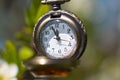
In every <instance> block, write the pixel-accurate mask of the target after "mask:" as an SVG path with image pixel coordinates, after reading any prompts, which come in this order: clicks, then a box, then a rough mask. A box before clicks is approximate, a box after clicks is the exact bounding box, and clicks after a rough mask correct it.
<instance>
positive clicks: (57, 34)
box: [52, 27, 60, 41]
mask: <svg viewBox="0 0 120 80" xmlns="http://www.w3.org/2000/svg"><path fill="white" fill-rule="evenodd" d="M52 30H53V32H54V34H55V35H56V39H57V40H58V41H59V40H60V37H59V31H58V30H56V31H55V29H54V28H53V27H52Z"/></svg>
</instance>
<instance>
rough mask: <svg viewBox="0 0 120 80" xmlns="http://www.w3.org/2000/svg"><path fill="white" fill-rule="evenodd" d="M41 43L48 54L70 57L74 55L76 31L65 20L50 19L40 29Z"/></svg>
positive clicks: (57, 56)
mask: <svg viewBox="0 0 120 80" xmlns="http://www.w3.org/2000/svg"><path fill="white" fill-rule="evenodd" d="M39 36H40V44H41V47H42V50H43V51H44V52H45V53H46V55H47V56H49V57H52V58H59V59H63V58H69V57H71V56H73V54H74V51H75V49H76V44H77V37H76V36H77V35H76V31H75V30H74V29H73V27H71V25H70V24H69V23H67V22H66V21H64V20H60V19H54V20H50V21H48V22H47V23H46V24H45V25H44V26H43V27H42V28H41V30H40V35H39Z"/></svg>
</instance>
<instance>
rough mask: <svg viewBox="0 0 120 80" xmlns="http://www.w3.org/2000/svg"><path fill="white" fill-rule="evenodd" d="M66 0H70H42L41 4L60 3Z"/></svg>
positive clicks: (66, 0)
mask: <svg viewBox="0 0 120 80" xmlns="http://www.w3.org/2000/svg"><path fill="white" fill-rule="evenodd" d="M68 1H70V0H42V1H41V3H43V4H53V3H56V4H61V3H64V2H68Z"/></svg>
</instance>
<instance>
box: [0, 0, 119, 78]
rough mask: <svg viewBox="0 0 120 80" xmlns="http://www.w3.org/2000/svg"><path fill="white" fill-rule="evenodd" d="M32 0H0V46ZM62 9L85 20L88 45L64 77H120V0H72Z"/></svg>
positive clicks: (22, 19)
mask: <svg viewBox="0 0 120 80" xmlns="http://www.w3.org/2000/svg"><path fill="white" fill-rule="evenodd" d="M31 1H32V0H0V48H1V49H4V47H5V45H4V44H5V42H6V40H13V41H14V40H15V38H14V35H15V34H16V32H19V31H20V30H22V28H23V27H24V26H26V22H25V12H24V10H25V9H26V8H29V6H30V4H31ZM62 9H65V10H69V11H71V12H73V13H75V14H76V15H77V16H78V17H79V18H80V19H81V20H82V22H83V23H84V25H85V27H86V31H87V34H88V45H87V48H86V51H85V53H84V54H83V56H82V58H81V62H80V64H79V66H78V67H77V68H76V69H75V70H74V71H73V72H71V73H70V75H69V76H68V78H66V79H65V80H73V79H74V80H120V57H119V56H120V0H71V1H70V2H68V3H66V4H64V5H63V6H62Z"/></svg>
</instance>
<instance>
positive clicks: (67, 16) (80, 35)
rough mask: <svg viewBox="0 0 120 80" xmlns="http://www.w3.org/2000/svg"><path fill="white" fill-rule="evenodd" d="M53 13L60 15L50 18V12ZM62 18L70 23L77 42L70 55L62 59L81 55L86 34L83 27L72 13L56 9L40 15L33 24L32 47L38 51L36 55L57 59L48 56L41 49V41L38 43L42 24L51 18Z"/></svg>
mask: <svg viewBox="0 0 120 80" xmlns="http://www.w3.org/2000/svg"><path fill="white" fill-rule="evenodd" d="M54 13H60V17H56V18H55V17H54V18H51V14H54ZM56 19H58V20H63V21H65V22H67V23H69V25H72V26H71V27H72V28H73V29H74V30H75V31H76V36H77V44H76V47H75V48H74V51H72V52H71V56H68V57H65V58H62V59H75V60H76V59H78V58H80V57H81V56H82V54H83V52H84V50H85V47H86V43H87V36H86V31H85V28H84V26H83V24H82V22H81V20H79V19H78V18H77V17H76V16H75V15H74V14H72V13H70V12H67V11H64V10H58V11H50V12H49V13H47V14H45V15H44V16H43V17H41V18H40V19H39V20H38V23H37V24H36V25H35V28H34V32H33V43H34V47H35V49H36V51H37V53H38V55H41V56H46V57H48V58H51V59H57V58H53V57H50V56H48V55H46V52H45V51H44V50H43V49H42V46H41V43H40V32H41V29H42V28H43V27H44V25H45V24H46V23H47V22H49V21H51V20H56Z"/></svg>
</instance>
